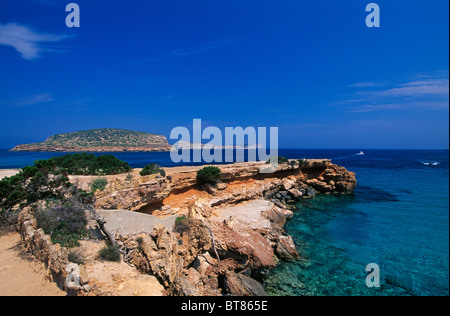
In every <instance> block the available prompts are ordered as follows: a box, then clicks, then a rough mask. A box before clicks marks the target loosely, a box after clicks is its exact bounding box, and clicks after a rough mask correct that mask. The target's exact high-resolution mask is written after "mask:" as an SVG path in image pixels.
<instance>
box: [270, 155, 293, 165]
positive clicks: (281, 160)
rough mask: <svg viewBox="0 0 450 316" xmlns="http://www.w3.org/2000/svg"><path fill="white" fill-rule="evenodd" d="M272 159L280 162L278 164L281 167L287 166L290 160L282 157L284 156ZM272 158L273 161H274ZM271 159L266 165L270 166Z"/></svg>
mask: <svg viewBox="0 0 450 316" xmlns="http://www.w3.org/2000/svg"><path fill="white" fill-rule="evenodd" d="M272 158H275V159H276V160H277V161H278V164H279V165H281V164H286V163H288V162H289V160H288V159H287V158H286V157H282V156H278V157H272ZM272 158H271V159H272ZM271 159H268V160H267V161H266V164H270V160H271Z"/></svg>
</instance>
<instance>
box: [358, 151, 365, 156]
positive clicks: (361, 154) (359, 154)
mask: <svg viewBox="0 0 450 316" xmlns="http://www.w3.org/2000/svg"><path fill="white" fill-rule="evenodd" d="M357 155H358V156H363V155H365V154H364V152H363V151H360V152H359V153H357Z"/></svg>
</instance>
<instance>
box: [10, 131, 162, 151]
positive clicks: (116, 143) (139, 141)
mask: <svg viewBox="0 0 450 316" xmlns="http://www.w3.org/2000/svg"><path fill="white" fill-rule="evenodd" d="M168 150H170V145H169V143H168V142H167V138H166V137H165V136H162V135H157V134H152V133H145V132H137V131H132V130H125V129H115V128H101V129H91V130H86V131H78V132H72V133H65V134H58V135H53V136H50V137H49V138H47V140H46V141H45V142H41V143H32V144H23V145H17V146H16V147H14V148H13V149H11V151H63V152H120V151H168Z"/></svg>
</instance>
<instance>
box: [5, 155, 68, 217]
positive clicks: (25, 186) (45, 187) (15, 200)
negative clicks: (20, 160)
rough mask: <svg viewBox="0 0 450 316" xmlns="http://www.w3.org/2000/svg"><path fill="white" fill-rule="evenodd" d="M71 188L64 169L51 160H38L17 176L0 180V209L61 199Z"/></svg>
mask: <svg viewBox="0 0 450 316" xmlns="http://www.w3.org/2000/svg"><path fill="white" fill-rule="evenodd" d="M71 187H72V184H71V183H70V182H69V178H68V175H67V172H66V170H65V169H63V168H60V167H58V166H57V165H56V163H55V162H54V161H52V160H38V161H36V162H35V163H34V165H33V166H28V167H25V168H23V169H22V170H21V171H20V172H19V173H18V174H16V175H14V176H12V177H7V178H3V179H2V180H0V209H4V210H5V209H6V210H7V209H11V208H12V207H13V206H15V205H19V206H25V205H28V204H30V203H33V202H36V201H39V200H46V199H62V198H64V196H65V192H66V191H67V190H68V189H69V188H71Z"/></svg>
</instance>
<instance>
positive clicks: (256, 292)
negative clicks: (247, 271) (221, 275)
mask: <svg viewBox="0 0 450 316" xmlns="http://www.w3.org/2000/svg"><path fill="white" fill-rule="evenodd" d="M224 287H225V290H226V291H227V292H228V293H229V294H231V295H233V296H266V292H265V291H264V289H263V287H262V285H261V284H260V283H259V282H258V281H256V280H255V279H252V278H250V277H248V276H246V275H244V274H236V273H234V272H228V273H227V274H226V275H225V280H224Z"/></svg>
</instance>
